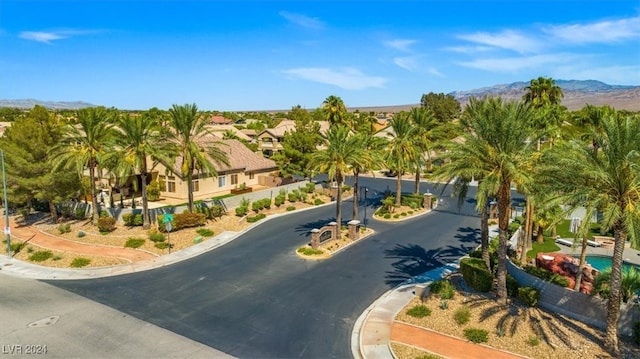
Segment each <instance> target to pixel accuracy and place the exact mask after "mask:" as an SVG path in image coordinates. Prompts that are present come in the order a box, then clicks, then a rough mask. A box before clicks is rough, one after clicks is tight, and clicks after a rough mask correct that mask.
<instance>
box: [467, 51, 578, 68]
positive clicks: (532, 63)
mask: <svg viewBox="0 0 640 359" xmlns="http://www.w3.org/2000/svg"><path fill="white" fill-rule="evenodd" d="M573 57H574V56H573V55H570V54H547V55H535V56H525V57H505V58H489V59H477V60H473V61H463V62H458V64H459V65H461V66H464V67H471V68H475V69H480V70H486V71H494V72H515V71H518V70H521V69H526V68H530V69H531V68H537V67H540V66H544V65H549V64H562V63H567V62H570V61H573Z"/></svg>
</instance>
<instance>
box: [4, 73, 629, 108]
mask: <svg viewBox="0 0 640 359" xmlns="http://www.w3.org/2000/svg"><path fill="white" fill-rule="evenodd" d="M555 83H556V85H558V86H560V88H561V89H562V92H563V93H564V98H563V99H562V104H563V105H564V106H566V107H567V108H568V109H569V110H572V111H573V110H578V109H580V108H582V107H584V105H585V104H591V105H595V106H601V105H609V106H611V107H614V108H616V109H619V110H629V111H640V86H621V85H609V84H606V83H604V82H601V81H596V80H555ZM528 85H529V82H514V83H511V84H502V85H494V86H490V87H482V88H478V89H474V90H466V91H454V92H451V93H449V95H452V96H454V97H455V98H456V99H457V100H458V101H460V104H461V105H462V106H463V107H464V105H465V104H466V103H467V102H468V101H469V98H470V97H483V96H501V97H502V98H504V99H505V100H519V99H521V98H522V95H523V94H524V88H525V87H526V86H528ZM35 105H40V106H44V107H46V108H49V109H69V110H75V109H80V108H85V107H95V106H96V105H93V104H90V103H87V102H83V101H73V102H55V101H40V100H34V99H26V100H0V107H13V108H22V109H30V108H33V106H35ZM417 106H420V104H407V105H392V106H366V107H353V108H349V110H356V109H358V110H360V111H367V112H369V111H374V112H399V111H403V110H408V109H410V108H411V107H417ZM270 112H271V111H270ZM284 112H286V111H284Z"/></svg>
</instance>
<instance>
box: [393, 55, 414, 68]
mask: <svg viewBox="0 0 640 359" xmlns="http://www.w3.org/2000/svg"><path fill="white" fill-rule="evenodd" d="M393 63H394V64H396V65H398V66H400V67H402V68H403V69H405V70H408V71H413V70H415V69H417V68H418V61H417V59H416V58H415V57H414V56H405V57H395V58H393Z"/></svg>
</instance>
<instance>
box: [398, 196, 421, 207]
mask: <svg viewBox="0 0 640 359" xmlns="http://www.w3.org/2000/svg"><path fill="white" fill-rule="evenodd" d="M423 197H424V196H423V195H421V194H415V193H413V194H406V195H403V196H402V197H401V198H400V204H401V205H403V206H407V207H411V208H412V209H414V210H415V209H418V208H422V201H423Z"/></svg>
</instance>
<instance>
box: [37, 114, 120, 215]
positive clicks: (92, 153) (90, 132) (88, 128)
mask: <svg viewBox="0 0 640 359" xmlns="http://www.w3.org/2000/svg"><path fill="white" fill-rule="evenodd" d="M114 117H115V112H114V111H112V110H107V109H106V108H104V107H89V108H85V109H81V110H78V112H77V119H76V120H75V121H72V122H70V123H69V124H67V125H66V126H65V127H64V129H63V135H62V141H61V142H59V143H58V144H57V145H56V146H54V147H53V148H52V149H51V153H50V156H51V157H52V161H53V164H54V171H57V170H60V169H65V168H73V167H75V170H76V172H77V173H78V175H80V176H82V175H84V171H85V168H86V169H88V171H89V182H90V183H91V205H92V206H91V210H92V213H93V214H92V222H93V224H97V223H98V218H100V209H99V207H98V197H97V195H96V185H95V183H96V169H97V168H98V166H99V165H100V164H101V161H102V160H103V159H105V157H106V156H107V155H108V154H109V153H111V148H110V144H111V143H112V140H113V136H114V132H113V124H114V122H115V121H114Z"/></svg>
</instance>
